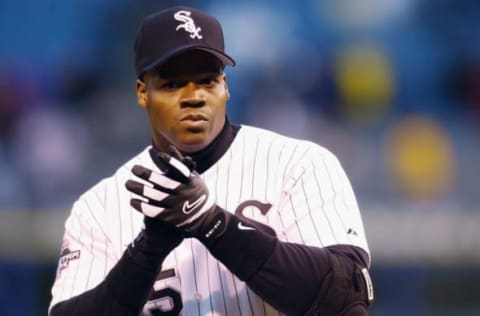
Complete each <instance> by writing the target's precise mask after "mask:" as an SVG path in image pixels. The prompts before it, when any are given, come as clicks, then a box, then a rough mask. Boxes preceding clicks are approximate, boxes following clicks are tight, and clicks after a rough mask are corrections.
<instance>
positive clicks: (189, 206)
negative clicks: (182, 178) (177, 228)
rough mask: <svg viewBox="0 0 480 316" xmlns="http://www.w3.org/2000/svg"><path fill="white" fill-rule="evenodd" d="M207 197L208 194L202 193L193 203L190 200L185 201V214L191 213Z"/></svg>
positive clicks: (183, 210) (183, 208) (183, 209)
mask: <svg viewBox="0 0 480 316" xmlns="http://www.w3.org/2000/svg"><path fill="white" fill-rule="evenodd" d="M206 198H207V196H206V195H205V194H202V195H201V196H200V197H199V198H198V199H196V200H195V201H194V202H193V203H192V204H190V201H188V200H187V201H185V203H183V207H182V212H183V213H184V214H187V215H188V214H190V213H191V212H193V211H194V210H195V209H196V208H197V207H199V206H200V205H201V204H202V203H203V201H205V199H206Z"/></svg>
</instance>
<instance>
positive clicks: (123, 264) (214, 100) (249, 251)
mask: <svg viewBox="0 0 480 316" xmlns="http://www.w3.org/2000/svg"><path fill="white" fill-rule="evenodd" d="M234 64H235V62H234V60H233V59H232V58H231V57H229V56H228V55H227V54H226V53H225V51H224V41H223V34H222V29H221V26H220V24H219V23H218V21H217V20H216V19H215V18H214V17H211V16H209V15H207V14H205V13H203V12H201V11H199V10H196V9H194V8H188V7H175V8H171V9H167V10H164V11H161V12H158V13H156V14H153V15H151V16H148V17H147V18H145V19H144V20H143V23H142V25H141V27H140V29H139V31H138V33H137V37H136V41H135V67H136V73H137V76H138V80H137V86H136V90H137V99H138V104H139V105H140V107H141V108H143V109H145V110H146V112H147V114H148V118H149V123H150V127H151V135H152V146H149V147H148V148H145V149H144V150H143V151H142V152H140V153H139V154H137V155H136V156H135V157H133V158H132V159H131V160H130V161H128V162H127V163H125V164H124V165H122V166H121V167H120V168H119V169H118V170H117V171H116V172H115V173H114V174H113V175H112V176H111V177H109V178H106V179H103V180H102V181H100V182H99V183H98V184H96V185H95V186H93V187H92V188H91V189H90V190H88V191H87V192H86V193H84V194H83V195H81V196H80V198H79V199H78V200H77V201H76V202H75V203H74V205H73V208H72V211H71V214H70V216H69V218H68V219H67V221H66V224H65V235H64V240H63V246H62V250H61V255H60V260H59V264H58V270H57V276H56V279H55V282H54V284H53V288H52V295H53V298H52V301H51V304H50V308H49V314H50V315H52V316H57V315H155V316H157V315H186V316H203V315H230V316H236V315H255V316H260V315H261V316H271V315H276V316H278V315H348V316H353V315H367V314H368V310H369V305H370V304H371V302H372V300H373V288H372V284H371V281H370V278H369V276H368V268H369V265H370V255H369V249H368V245H367V241H366V239H365V234H364V228H363V224H362V219H361V216H360V213H359V210H358V206H357V203H356V200H355V196H354V193H353V191H352V188H351V185H350V183H349V181H348V178H347V176H346V175H345V173H344V171H343V169H342V167H341V165H340V164H339V162H338V160H337V159H336V158H335V156H334V155H333V154H332V153H330V152H329V151H328V150H327V149H325V148H322V147H321V146H319V145H316V144H314V143H311V142H308V141H304V140H297V139H293V138H289V137H285V136H282V135H279V134H276V133H274V132H272V131H267V130H264V129H260V128H255V127H252V126H247V125H235V124H233V123H231V122H230V121H229V120H228V118H227V117H226V103H227V101H228V99H229V98H230V94H229V90H228V86H227V79H226V76H225V73H224V67H225V66H234ZM272 106H273V107H274V106H275V105H274V104H272Z"/></svg>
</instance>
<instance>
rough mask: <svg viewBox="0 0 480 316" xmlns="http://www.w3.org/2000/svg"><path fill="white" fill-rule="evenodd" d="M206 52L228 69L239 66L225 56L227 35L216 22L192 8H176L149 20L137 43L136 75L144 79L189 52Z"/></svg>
mask: <svg viewBox="0 0 480 316" xmlns="http://www.w3.org/2000/svg"><path fill="white" fill-rule="evenodd" d="M194 49H198V50H203V51H206V52H208V53H211V54H213V55H214V56H216V57H217V58H218V59H219V60H220V61H221V62H222V63H223V65H224V66H226V65H228V66H235V61H234V60H233V59H232V58H231V57H230V56H228V55H227V54H225V44H224V40H223V31H222V27H221V26H220V23H219V22H218V21H217V19H216V18H214V17H212V16H210V15H208V14H206V13H204V12H201V11H199V10H197V9H194V8H190V7H184V6H180V7H174V8H170V9H166V10H163V11H160V12H157V13H155V14H152V15H149V16H147V17H146V18H145V19H144V20H143V21H142V24H141V26H140V28H139V30H138V32H137V36H136V39H135V72H136V74H137V77H138V78H140V77H141V76H142V75H143V74H144V73H145V72H147V71H150V70H153V69H155V68H157V67H159V66H160V65H161V64H163V63H164V62H166V61H167V60H168V59H170V58H172V57H174V56H176V55H178V54H181V53H183V52H186V51H188V50H194Z"/></svg>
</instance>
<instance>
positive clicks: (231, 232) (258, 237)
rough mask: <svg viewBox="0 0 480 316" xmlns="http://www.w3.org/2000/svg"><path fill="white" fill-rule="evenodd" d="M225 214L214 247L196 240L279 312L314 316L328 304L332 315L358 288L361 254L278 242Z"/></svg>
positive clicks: (346, 249) (348, 248)
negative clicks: (246, 228)
mask: <svg viewBox="0 0 480 316" xmlns="http://www.w3.org/2000/svg"><path fill="white" fill-rule="evenodd" d="M224 212H225V213H226V216H227V217H228V227H227V229H226V230H225V233H224V234H223V235H222V236H221V237H219V238H218V239H217V240H215V241H214V242H213V243H211V242H208V241H205V240H201V241H202V242H203V243H204V244H205V245H206V246H207V248H208V249H209V250H210V252H211V253H212V255H214V256H215V257H216V258H217V259H218V260H220V261H221V262H222V263H223V264H224V265H225V266H226V267H227V268H228V269H229V270H230V271H231V272H232V273H234V274H235V275H236V276H237V277H239V278H240V279H241V280H243V281H245V282H246V283H247V284H248V286H249V287H250V288H251V289H252V290H253V291H254V292H255V293H256V294H257V295H259V296H260V297H262V298H263V299H264V300H265V301H267V302H268V303H269V304H270V305H272V306H273V307H275V308H277V309H278V310H279V311H281V312H283V313H285V314H287V315H305V314H311V315H316V310H323V309H325V308H327V307H326V306H328V305H329V304H330V305H332V306H329V307H328V308H329V309H331V310H332V311H333V314H332V315H334V313H335V310H336V309H339V308H341V307H342V306H343V305H344V303H347V300H348V299H349V297H350V296H351V294H350V291H355V290H358V289H357V287H358V286H363V285H362V284H359V282H358V281H359V280H357V279H356V277H355V276H354V274H355V273H356V271H357V270H358V269H355V267H357V266H360V267H366V266H367V262H368V261H367V260H368V255H367V253H366V252H365V251H364V250H362V249H360V248H357V247H354V246H351V245H336V246H330V247H325V248H319V247H312V246H306V245H301V244H295V243H289V242H281V241H280V240H278V239H277V238H276V237H275V236H273V235H272V234H271V230H268V229H265V226H264V225H262V224H260V223H256V222H254V221H248V222H245V221H244V220H243V219H242V220H240V219H239V218H238V217H237V216H235V215H232V214H230V213H228V212H226V211H224ZM240 222H242V226H243V227H245V226H253V227H255V228H256V229H255V230H245V229H239V228H238V224H239V223H240ZM354 279H355V280H354ZM337 283H339V284H337ZM342 287H344V288H342ZM330 288H334V290H335V289H336V288H339V289H338V290H337V294H338V295H334V296H332V295H330V296H332V299H331V302H328V301H327V300H329V297H330V296H329V293H331V291H330V292H329V289H330ZM342 296H344V301H341V299H342ZM338 299H340V301H335V300H338ZM322 315H323V313H322Z"/></svg>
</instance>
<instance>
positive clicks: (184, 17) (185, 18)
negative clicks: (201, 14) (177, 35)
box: [173, 10, 202, 39]
mask: <svg viewBox="0 0 480 316" xmlns="http://www.w3.org/2000/svg"><path fill="white" fill-rule="evenodd" d="M191 14H192V13H191V12H190V11H185V10H181V11H177V12H176V13H175V14H174V15H173V17H174V18H175V20H177V21H179V22H183V24H180V25H178V26H177V28H176V29H175V30H176V31H178V30H180V29H184V30H185V31H186V32H188V33H190V37H191V38H198V39H202V35H201V34H200V31H201V30H202V29H201V28H200V27H196V26H195V21H193V19H192V18H191V17H190V15H191Z"/></svg>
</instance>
